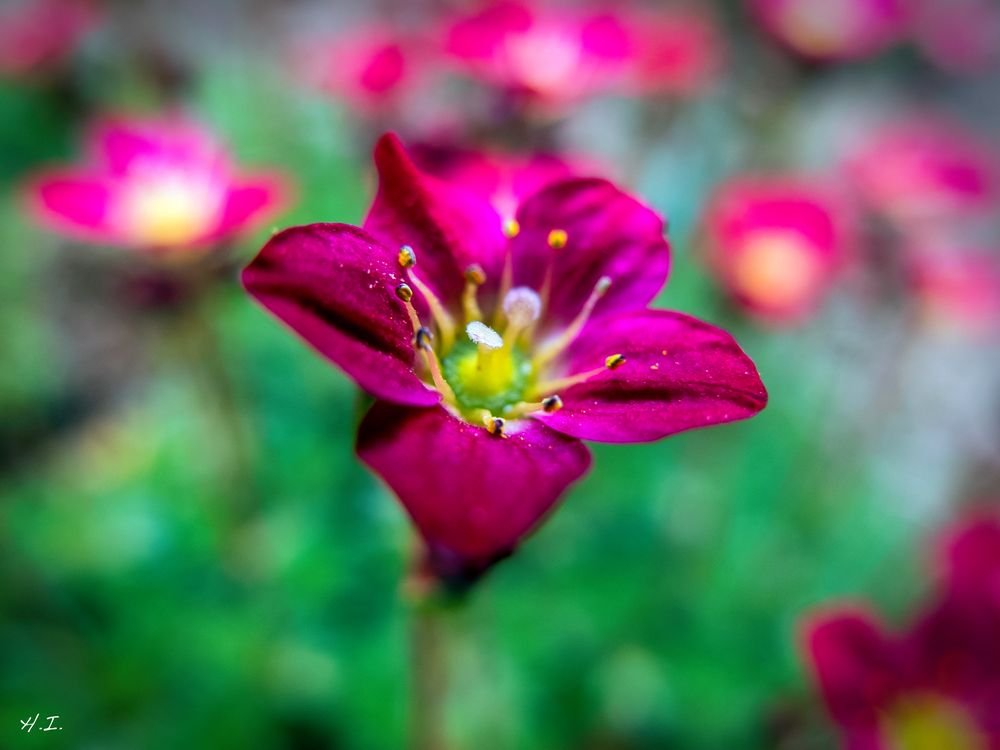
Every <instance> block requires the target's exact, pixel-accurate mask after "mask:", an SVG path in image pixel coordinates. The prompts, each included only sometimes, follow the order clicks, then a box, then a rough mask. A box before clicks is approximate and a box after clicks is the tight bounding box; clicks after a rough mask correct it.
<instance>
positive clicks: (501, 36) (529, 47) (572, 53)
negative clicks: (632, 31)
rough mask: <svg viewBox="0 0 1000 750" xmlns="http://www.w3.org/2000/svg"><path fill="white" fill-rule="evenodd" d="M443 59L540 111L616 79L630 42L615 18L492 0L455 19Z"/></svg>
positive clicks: (586, 11) (511, 0) (605, 86)
mask: <svg viewBox="0 0 1000 750" xmlns="http://www.w3.org/2000/svg"><path fill="white" fill-rule="evenodd" d="M445 46H446V51H447V52H448V54H449V55H450V56H451V57H452V58H453V59H454V60H455V61H456V62H457V63H458V64H459V65H460V66H461V67H462V68H463V69H464V70H466V71H467V72H468V73H470V74H471V75H473V76H475V77H477V78H479V79H481V80H483V81H485V82H487V83H489V84H491V85H493V86H496V87H498V88H500V89H503V90H505V91H507V92H509V93H511V94H514V95H517V96H524V97H526V98H527V99H528V100H529V101H532V102H534V103H538V104H541V105H543V106H557V107H558V106H560V105H563V104H566V103H568V102H572V101H575V100H578V99H581V98H584V97H586V96H588V95H592V94H596V93H601V92H604V91H607V90H608V89H609V88H611V87H613V86H614V85H615V84H616V83H618V82H620V81H621V80H622V76H623V75H624V72H625V70H626V64H627V63H628V61H629V56H630V52H631V40H630V37H629V32H628V29H627V28H626V26H625V24H624V23H623V22H622V21H621V20H620V19H619V18H618V17H616V16H615V15H613V14H611V13H606V12H603V11H598V10H591V9H579V8H573V9H571V8H568V7H561V8H554V7H553V8H545V7H542V5H540V4H539V5H530V4H526V3H522V2H517V1H516V0H497V1H496V2H493V3H489V4H486V5H485V6H483V7H482V8H481V9H480V10H478V11H477V12H474V13H472V14H470V15H468V16H465V17H462V18H460V19H458V20H457V21H455V22H454V23H453V24H452V25H451V27H450V28H449V29H448V30H447V33H446V40H445Z"/></svg>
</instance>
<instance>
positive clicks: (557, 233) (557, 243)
mask: <svg viewBox="0 0 1000 750" xmlns="http://www.w3.org/2000/svg"><path fill="white" fill-rule="evenodd" d="M547 241H548V243H549V247H551V248H552V249H553V250H562V249H563V248H564V247H566V243H567V242H569V235H568V234H566V230H565V229H553V230H552V231H551V232H549V237H548V240H547Z"/></svg>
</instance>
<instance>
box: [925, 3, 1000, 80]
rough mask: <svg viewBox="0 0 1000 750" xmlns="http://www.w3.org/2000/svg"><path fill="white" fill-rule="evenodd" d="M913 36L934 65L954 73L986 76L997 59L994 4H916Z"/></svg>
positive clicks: (998, 12) (999, 13) (999, 29)
mask: <svg viewBox="0 0 1000 750" xmlns="http://www.w3.org/2000/svg"><path fill="white" fill-rule="evenodd" d="M914 16H915V18H914V22H913V26H914V30H913V33H914V36H915V39H916V42H917V44H918V45H919V46H920V48H921V50H922V51H923V53H924V54H925V55H926V56H927V58H928V59H930V60H931V61H932V62H933V63H935V64H936V65H938V66H939V67H941V68H944V69H945V70H949V71H953V72H956V73H978V72H986V71H988V70H990V68H991V67H992V66H993V65H994V64H995V63H996V62H997V60H998V59H1000V5H998V4H997V3H996V2H995V0H915V13H914Z"/></svg>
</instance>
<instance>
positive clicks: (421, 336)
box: [413, 326, 434, 349]
mask: <svg viewBox="0 0 1000 750" xmlns="http://www.w3.org/2000/svg"><path fill="white" fill-rule="evenodd" d="M433 340H434V334H433V333H431V329H430V328H428V327H427V326H420V328H418V329H417V333H416V335H415V336H414V339H413V343H414V346H416V347H417V349H430V348H431V342H432V341H433Z"/></svg>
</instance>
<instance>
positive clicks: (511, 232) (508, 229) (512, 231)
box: [503, 219, 521, 240]
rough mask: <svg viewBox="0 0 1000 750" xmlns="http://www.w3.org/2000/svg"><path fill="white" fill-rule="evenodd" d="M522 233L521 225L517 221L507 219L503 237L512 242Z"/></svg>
mask: <svg viewBox="0 0 1000 750" xmlns="http://www.w3.org/2000/svg"><path fill="white" fill-rule="evenodd" d="M520 233H521V224H520V222H518V220H517V219H505V220H504V223H503V236H504V237H506V238H507V239H508V240H512V239H514V238H515V237H517V235H519V234H520Z"/></svg>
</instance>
